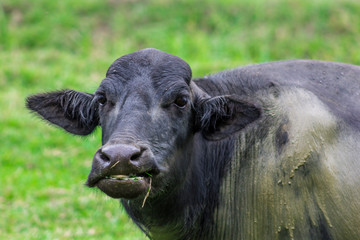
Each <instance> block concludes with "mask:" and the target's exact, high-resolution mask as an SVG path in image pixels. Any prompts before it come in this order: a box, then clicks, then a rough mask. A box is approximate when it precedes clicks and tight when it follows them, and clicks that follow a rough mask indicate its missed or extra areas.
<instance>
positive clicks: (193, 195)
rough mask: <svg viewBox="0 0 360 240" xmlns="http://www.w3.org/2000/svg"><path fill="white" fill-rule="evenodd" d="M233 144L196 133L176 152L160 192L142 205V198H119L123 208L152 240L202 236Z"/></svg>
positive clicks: (210, 220) (208, 226) (232, 140)
mask: <svg viewBox="0 0 360 240" xmlns="http://www.w3.org/2000/svg"><path fill="white" fill-rule="evenodd" d="M234 145H235V141H234V138H232V137H230V138H226V139H223V140H220V141H208V140H206V139H204V138H203V136H202V134H201V133H197V134H195V135H194V136H193V137H192V138H191V140H190V141H188V142H187V144H185V145H184V146H182V147H181V148H179V150H178V151H176V153H175V155H174V156H175V159H174V161H173V162H174V165H173V166H171V167H170V173H169V175H170V176H172V178H171V179H170V180H169V182H168V183H167V187H166V188H165V190H164V191H163V192H162V194H157V195H156V196H155V197H153V198H150V197H149V199H148V200H147V201H148V203H147V204H146V206H145V207H144V208H141V204H140V201H141V200H135V201H127V200H122V203H123V205H124V207H125V209H126V211H127V212H128V214H129V215H130V216H131V218H132V219H133V221H134V222H135V223H136V224H137V225H138V226H139V227H140V229H141V230H143V231H144V232H145V233H146V234H147V235H148V236H149V237H150V238H152V239H205V238H204V237H205V236H203V234H204V233H206V232H208V231H209V230H210V229H211V228H212V226H213V224H214V220H213V219H214V218H213V214H214V211H215V209H216V208H217V205H218V202H219V192H220V186H221V182H222V179H223V176H224V174H225V172H226V169H227V167H228V166H229V163H230V160H231V158H232V155H233V152H234ZM160 229H161V230H160ZM206 239H208V238H206Z"/></svg>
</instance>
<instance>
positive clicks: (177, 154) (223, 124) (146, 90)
mask: <svg viewBox="0 0 360 240" xmlns="http://www.w3.org/2000/svg"><path fill="white" fill-rule="evenodd" d="M191 75H192V73H191V69H190V67H189V65H188V64H187V63H186V62H185V61H183V60H182V59H180V58H178V57H176V56H173V55H170V54H167V53H164V52H161V51H159V50H155V49H144V50H141V51H138V52H135V53H131V54H129V55H126V56H123V57H121V58H119V59H117V60H116V61H115V62H114V63H113V64H112V65H111V66H110V68H109V69H108V71H107V73H106V78H105V79H104V80H103V81H102V82H101V84H100V86H99V88H98V89H97V90H96V91H95V93H94V94H89V93H83V92H78V91H73V90H63V91H56V92H50V93H43V94H37V95H33V96H30V97H29V98H28V99H27V107H28V108H29V109H31V110H32V111H34V112H36V113H38V114H39V115H41V116H42V117H43V118H44V119H45V120H47V121H49V122H51V123H53V124H55V125H58V126H60V127H61V128H63V129H65V130H66V131H68V132H70V133H73V134H77V135H87V134H90V133H91V132H92V131H93V130H94V129H95V128H96V127H97V126H101V128H102V146H101V147H100V148H99V149H98V150H97V151H96V153H95V156H94V159H93V164H92V168H91V171H90V174H89V176H88V179H87V185H88V186H90V187H94V186H96V187H98V188H99V189H101V190H102V191H103V192H104V193H106V194H107V195H109V196H110V197H113V198H126V199H133V198H137V197H141V196H142V197H144V195H145V194H146V193H147V191H148V190H149V188H150V185H151V182H152V190H151V193H152V196H156V195H158V194H160V193H161V192H163V190H164V187H165V186H166V187H168V186H171V183H172V181H173V178H176V177H179V175H178V174H176V172H175V171H173V169H174V168H175V167H174V166H178V165H179V162H181V166H182V168H186V167H188V165H189V164H188V159H187V157H186V154H184V152H186V151H184V149H185V148H187V147H189V144H192V141H193V136H194V135H195V134H197V133H200V134H201V136H202V137H203V138H204V139H206V141H219V140H221V139H223V138H226V137H227V136H228V135H231V134H232V133H234V132H237V131H239V130H240V129H242V128H244V127H245V126H246V125H247V124H249V123H251V122H253V121H254V120H255V119H257V118H258V117H259V114H260V112H259V110H258V109H257V108H256V107H255V106H254V105H252V104H250V103H248V102H247V101H246V100H243V99H238V98H237V97H234V96H232V95H222V96H210V95H208V94H207V93H206V92H205V91H204V90H203V89H201V87H200V86H197V84H196V83H195V82H192V81H191ZM175 162H177V163H175ZM182 177H184V176H182ZM184 181H185V180H184Z"/></svg>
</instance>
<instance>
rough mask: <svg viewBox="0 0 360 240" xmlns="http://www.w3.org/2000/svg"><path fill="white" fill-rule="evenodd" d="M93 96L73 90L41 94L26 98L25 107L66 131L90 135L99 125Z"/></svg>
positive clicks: (96, 106)
mask: <svg viewBox="0 0 360 240" xmlns="http://www.w3.org/2000/svg"><path fill="white" fill-rule="evenodd" d="M93 99H94V95H92V94H89V93H83V92H77V91H73V90H62V91H57V92H50V93H41V94H36V95H32V96H30V97H28V98H27V99H26V107H27V108H29V109H30V110H32V111H34V112H36V113H38V114H39V115H40V116H41V117H42V118H43V119H45V120H47V121H49V122H50V123H53V124H55V125H57V126H59V127H61V128H63V129H65V130H66V131H68V132H70V133H73V134H77V135H87V134H90V133H91V132H92V131H93V130H94V129H95V128H96V126H97V125H98V124H99V115H98V105H97V102H95V101H94V100H93Z"/></svg>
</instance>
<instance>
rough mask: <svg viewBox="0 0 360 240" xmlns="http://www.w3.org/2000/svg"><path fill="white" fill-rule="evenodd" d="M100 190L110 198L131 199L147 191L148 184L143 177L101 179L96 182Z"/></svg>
mask: <svg viewBox="0 0 360 240" xmlns="http://www.w3.org/2000/svg"><path fill="white" fill-rule="evenodd" d="M96 187H98V188H99V189H100V190H101V191H102V192H104V193H105V194H106V195H108V196H109V197H112V198H126V199H133V198H136V197H138V196H140V195H142V194H145V193H146V192H147V191H148V188H149V184H148V183H147V181H146V180H145V179H140V180H136V181H134V180H118V179H101V180H100V181H99V182H97V184H96Z"/></svg>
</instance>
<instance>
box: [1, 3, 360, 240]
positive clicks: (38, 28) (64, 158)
mask: <svg viewBox="0 0 360 240" xmlns="http://www.w3.org/2000/svg"><path fill="white" fill-rule="evenodd" d="M148 47H152V48H158V49H160V50H163V51H166V52H168V53H171V54H174V55H177V56H179V57H181V58H183V59H184V60H185V61H187V62H188V63H189V64H190V66H191V67H192V70H193V76H195V77H200V76H203V75H205V74H209V73H214V72H218V71H221V70H224V69H229V68H234V67H236V66H240V65H248V64H254V63H261V62H267V61H276V60H285V59H294V58H307V59H319V60H327V61H340V62H346V63H353V64H358V65H359V64H360V1H358V0H338V1H336V0H292V1H290V0H221V1H215V0H197V1H193V0H185V1H173V0H159V1H150V0H148V1H147V0H122V1H117V0H77V1H73V0H62V1H49V0H33V1H26V0H1V1H0V136H1V142H0V213H1V217H0V239H145V236H144V235H143V234H142V233H141V232H140V231H139V230H138V229H137V228H136V227H135V226H134V224H133V223H132V222H131V220H129V219H128V217H127V216H126V214H125V213H124V210H123V209H122V208H121V207H120V206H119V203H118V201H116V200H113V199H110V198H108V197H106V196H105V195H104V194H101V193H99V192H98V191H96V190H94V189H88V188H86V187H85V186H84V183H85V180H86V178H87V174H88V172H89V170H90V167H91V161H92V157H93V154H94V153H95V150H96V149H97V148H98V147H99V146H100V144H101V141H100V137H101V136H100V133H101V131H100V130H99V129H98V130H97V131H96V132H95V133H94V134H92V135H91V136H88V137H75V136H71V135H70V134H68V133H65V132H64V131H62V130H60V129H58V128H54V127H52V126H49V125H47V124H44V122H42V121H41V120H39V119H37V118H36V117H34V116H33V115H31V114H30V113H29V111H28V110H26V109H25V107H24V102H25V98H26V96H27V95H29V94H33V93H37V92H44V91H52V90H56V89H65V88H70V89H76V90H81V91H87V92H94V91H95V90H96V88H97V87H98V85H99V83H100V81H101V80H102V79H103V78H104V76H105V73H106V70H107V68H108V67H109V66H110V64H111V63H112V62H113V61H114V60H115V59H116V58H118V57H120V56H122V55H124V54H127V53H130V52H133V51H136V50H139V49H142V48H148Z"/></svg>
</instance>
